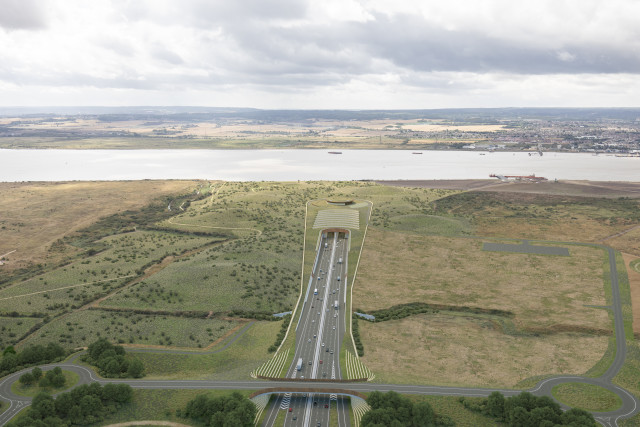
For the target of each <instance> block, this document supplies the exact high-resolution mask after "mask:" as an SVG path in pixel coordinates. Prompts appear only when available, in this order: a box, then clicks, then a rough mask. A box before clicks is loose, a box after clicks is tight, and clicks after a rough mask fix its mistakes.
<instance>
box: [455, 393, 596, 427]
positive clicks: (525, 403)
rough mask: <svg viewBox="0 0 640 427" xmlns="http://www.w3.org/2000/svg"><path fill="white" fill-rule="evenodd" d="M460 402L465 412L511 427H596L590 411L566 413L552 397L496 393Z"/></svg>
mask: <svg viewBox="0 0 640 427" xmlns="http://www.w3.org/2000/svg"><path fill="white" fill-rule="evenodd" d="M460 401H461V402H462V404H463V405H464V406H465V407H466V408H468V409H471V410H473V411H476V412H480V413H482V414H485V415H487V416H490V417H493V418H495V419H496V420H497V421H499V422H503V423H506V424H507V425H508V426H511V427H559V426H570V427H594V426H596V422H595V420H594V418H593V415H591V414H590V413H589V412H587V411H584V410H582V409H570V410H568V411H566V412H563V411H562V409H560V405H558V404H557V403H556V402H554V401H553V400H552V399H551V398H550V397H548V396H540V397H538V396H534V395H533V394H531V393H527V392H522V393H520V394H518V395H516V396H512V397H508V398H505V397H504V395H503V394H502V393H500V392H497V391H494V392H493V393H491V394H490V395H489V397H488V398H486V399H481V400H479V401H472V400H470V399H465V398H463V397H462V398H460Z"/></svg>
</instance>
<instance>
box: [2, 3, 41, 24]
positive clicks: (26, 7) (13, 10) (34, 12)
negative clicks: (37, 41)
mask: <svg viewBox="0 0 640 427" xmlns="http://www.w3.org/2000/svg"><path fill="white" fill-rule="evenodd" d="M42 5H43V3H42V2H37V1H36V0H0V27H3V28H5V29H8V30H36V29H41V28H45V27H46V20H45V14H44V12H43V10H42Z"/></svg>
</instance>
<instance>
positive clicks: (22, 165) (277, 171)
mask: <svg viewBox="0 0 640 427" xmlns="http://www.w3.org/2000/svg"><path fill="white" fill-rule="evenodd" d="M341 151H342V154H339V155H338V154H329V153H328V152H327V150H0V181H5V182H11V181H71V180H98V181H106V180H138V179H222V180H229V181H262V180H264V181H296V180H353V179H385V180H391V179H483V178H488V177H489V174H492V173H495V174H501V175H530V174H536V175H537V176H544V177H546V178H548V179H550V180H553V179H554V178H557V179H584V180H592V181H640V158H637V157H636V158H633V157H614V156H610V155H603V154H601V155H598V156H595V155H592V154H585V153H545V154H544V156H542V157H540V156H538V155H532V156H529V155H528V153H482V154H481V153H479V152H464V151H422V153H423V154H420V155H418V154H412V152H411V151H400V150H341Z"/></svg>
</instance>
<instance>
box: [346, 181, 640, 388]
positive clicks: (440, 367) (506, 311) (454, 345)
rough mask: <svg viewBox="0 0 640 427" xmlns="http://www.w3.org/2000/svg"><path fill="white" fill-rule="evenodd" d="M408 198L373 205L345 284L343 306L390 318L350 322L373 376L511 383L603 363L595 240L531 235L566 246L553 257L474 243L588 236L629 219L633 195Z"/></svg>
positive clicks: (603, 267) (603, 268) (628, 223)
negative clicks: (406, 209)
mask: <svg viewBox="0 0 640 427" xmlns="http://www.w3.org/2000/svg"><path fill="white" fill-rule="evenodd" d="M401 188H404V189H405V191H407V190H409V188H407V187H401ZM411 189H414V188H413V187H411ZM414 190H415V189H414ZM430 191H434V190H430ZM398 199H399V198H398ZM404 199H405V200H406V199H407V197H404ZM413 204H414V206H415V208H416V209H414V212H411V213H401V212H400V211H399V210H398V209H397V208H395V209H394V206H393V204H392V203H389V204H385V203H379V204H378V205H375V206H374V210H373V215H372V219H371V225H372V227H371V228H370V230H369V232H368V235H367V243H366V245H365V248H364V252H363V256H362V260H361V264H360V268H359V272H358V279H357V281H356V284H355V287H354V294H353V298H354V305H353V308H354V310H356V311H358V310H359V311H363V312H366V313H370V314H374V315H382V317H385V316H390V317H385V318H390V319H391V320H389V321H384V322H381V323H369V322H366V321H363V320H360V321H359V322H358V323H359V325H360V335H361V339H362V342H363V344H364V348H365V356H364V357H363V359H362V360H363V362H364V363H365V364H367V366H368V367H369V368H370V369H372V371H373V372H374V373H375V374H376V381H381V382H395V381H398V382H407V383H429V384H450V385H463V384H468V385H478V386H480V385H485V386H486V385H493V386H502V387H516V386H521V385H519V383H522V384H524V383H523V381H524V380H525V379H527V378H534V377H540V376H544V375H549V374H558V373H575V374H585V373H587V372H593V373H594V374H596V373H601V372H603V369H606V366H608V363H609V361H610V360H611V359H610V357H611V355H610V346H611V342H612V341H611V336H612V331H613V326H612V322H611V319H610V316H609V314H608V312H607V310H605V309H603V308H599V307H598V306H605V305H607V304H608V301H609V300H608V298H609V290H608V288H607V287H608V286H609V283H608V280H607V275H608V267H607V266H608V262H607V258H606V254H605V253H604V252H603V251H602V250H601V249H598V248H593V247H588V246H582V245H571V244H553V243H537V242H532V244H535V245H543V246H545V245H546V246H552V247H553V246H556V247H557V246H561V247H567V248H568V250H569V254H570V255H569V256H568V257H564V256H552V255H534V254H524V253H523V254H520V253H507V252H490V251H483V250H482V248H483V244H484V243H485V242H499V241H502V242H504V243H512V244H513V243H520V240H519V239H522V238H528V239H536V238H537V239H542V240H557V241H574V242H588V241H593V242H597V241H598V240H600V239H602V238H604V237H607V236H610V235H613V234H615V233H619V232H620V231H621V230H627V229H629V228H633V227H635V226H637V224H638V223H639V222H640V220H639V218H638V201H637V200H632V199H614V200H611V199H597V198H593V197H575V196H562V195H558V196H550V195H544V194H542V195H540V194H520V193H513V194H512V193H484V192H483V193H480V192H467V193H456V194H451V195H449V196H446V197H442V198H439V199H437V200H435V201H432V202H430V203H419V202H414V203H413ZM629 234H630V233H629ZM626 235H627V234H625V235H624V236H626ZM454 236H461V237H462V238H460V237H454ZM473 236H487V237H489V239H483V238H477V237H473ZM496 238H498V239H496ZM500 238H501V239H500ZM628 240H631V239H628ZM607 243H610V242H607ZM636 244H637V242H636ZM622 248H629V245H627V246H623V247H622ZM381 266H383V268H381ZM416 307H419V308H416ZM412 310H413V311H412ZM407 313H408V314H407ZM411 313H413V314H411ZM418 313H420V314H418ZM394 316H395V317H394ZM405 316H409V317H405ZM496 348H500V349H501V352H500V354H499V356H497V355H496V352H495V349H496ZM409 354H410V355H411V356H407V355H409ZM496 357H498V359H496ZM408 367H412V369H411V372H412V375H406V372H407V369H408ZM527 384H528V383H527Z"/></svg>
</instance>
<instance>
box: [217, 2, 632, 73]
mask: <svg viewBox="0 0 640 427" xmlns="http://www.w3.org/2000/svg"><path fill="white" fill-rule="evenodd" d="M224 29H225V32H226V33H227V34H228V35H229V37H231V38H233V39H234V40H235V42H236V43H237V44H238V47H239V49H240V50H242V51H243V52H245V53H246V54H248V55H254V56H256V57H260V58H262V61H263V62H271V63H273V64H280V65H285V66H286V65H289V66H291V67H292V68H294V69H301V68H306V69H307V71H308V72H310V73H315V72H321V70H322V69H328V70H332V71H334V70H342V72H345V73H352V74H354V75H357V74H359V73H371V72H374V73H375V72H376V70H372V69H370V68H368V67H369V66H370V65H371V60H370V59H371V58H373V59H378V60H381V61H387V62H389V63H391V64H394V65H395V66H396V67H399V68H401V69H406V70H410V71H416V72H432V71H467V72H508V73H516V74H558V73H569V74H575V73H640V54H638V53H637V51H636V50H634V49H633V48H630V47H629V46H616V45H608V44H607V42H606V39H603V41H602V42H601V43H599V44H586V43H585V44H578V43H570V44H566V45H561V46H549V45H546V44H545V42H540V43H538V44H534V43H528V44H524V43H519V42H517V41H515V40H512V39H508V38H493V37H490V36H489V35H487V34H484V33H482V32H479V31H465V30H455V31H454V30H447V29H445V28H443V27H440V26H437V25H434V24H431V23H427V22H426V21H425V20H424V19H422V18H419V17H414V16H407V15H401V16H395V17H388V16H385V15H377V16H376V19H375V20H374V21H368V22H364V23H356V22H346V23H335V24H332V25H314V26H309V27H299V26H291V27H286V28H285V27H281V26H278V25H273V24H270V23H262V24H255V25H250V26H245V27H243V26H238V25H225V26H224ZM345 53H351V54H352V56H350V55H348V54H345Z"/></svg>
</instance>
